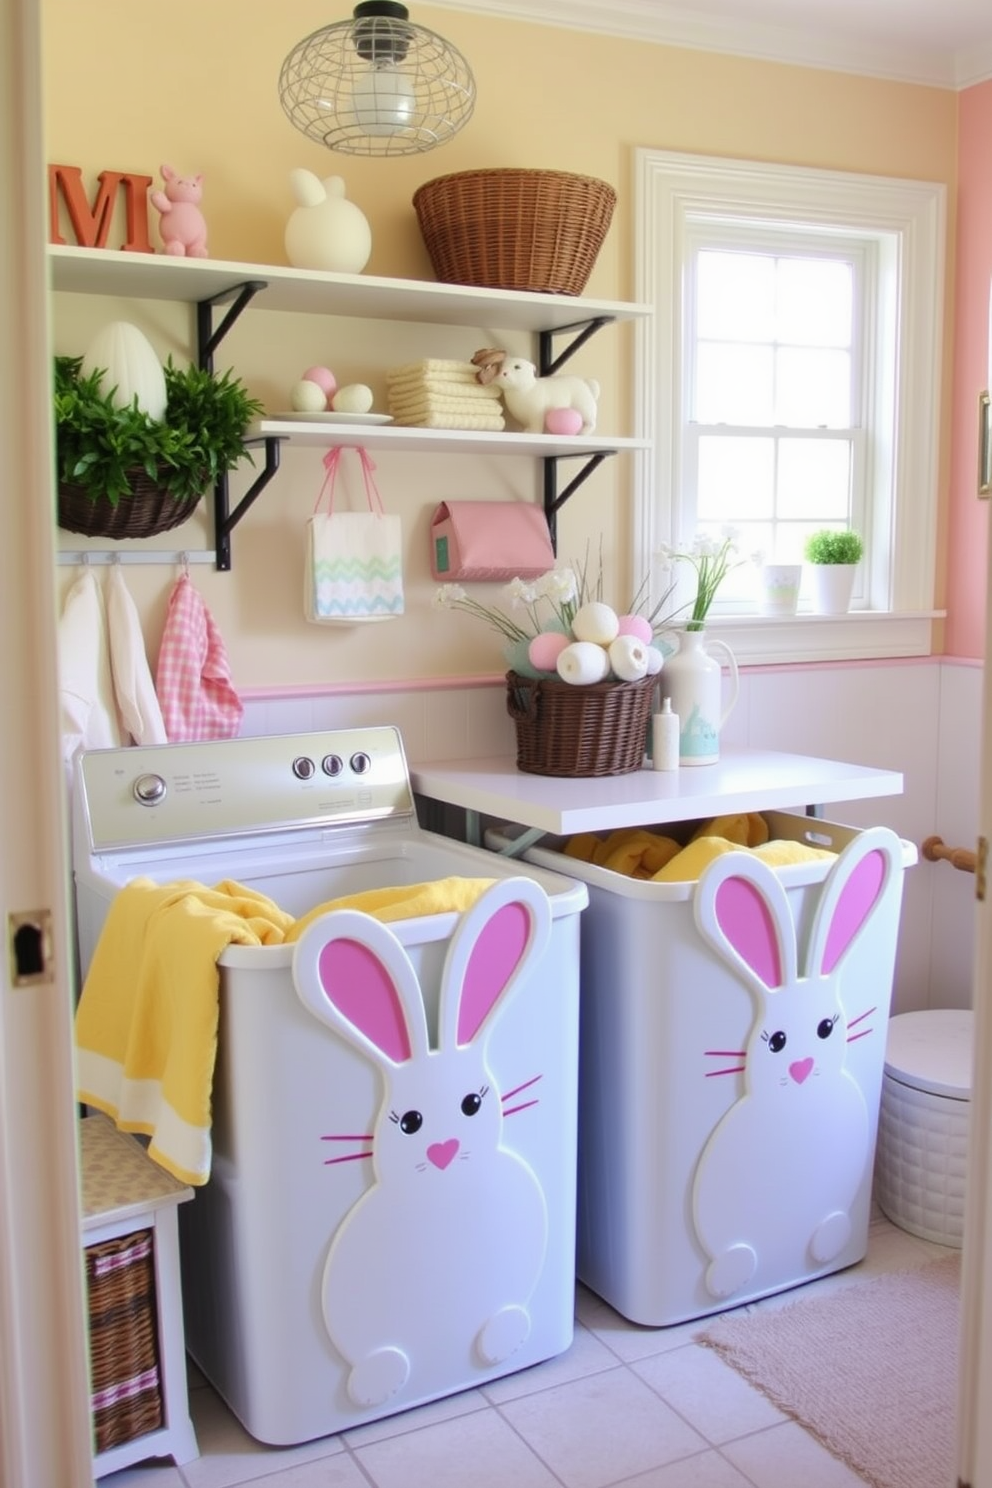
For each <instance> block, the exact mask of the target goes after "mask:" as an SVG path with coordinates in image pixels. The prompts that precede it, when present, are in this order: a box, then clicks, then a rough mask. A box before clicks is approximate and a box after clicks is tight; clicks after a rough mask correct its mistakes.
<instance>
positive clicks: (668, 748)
mask: <svg viewBox="0 0 992 1488" xmlns="http://www.w3.org/2000/svg"><path fill="white" fill-rule="evenodd" d="M651 767H652V769H654V770H677V769H678V767H679V715H678V714H677V713H673V712H672V700H671V698H670V697H666V698H664V699H663V700H662V704H661V712H660V713H655V715H654V716H653V718H652V719H651Z"/></svg>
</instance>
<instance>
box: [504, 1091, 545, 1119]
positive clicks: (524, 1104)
mask: <svg viewBox="0 0 992 1488" xmlns="http://www.w3.org/2000/svg"><path fill="white" fill-rule="evenodd" d="M503 1099H504V1100H505V1099H506V1097H505V1096H504V1097H503ZM540 1104H541V1102H540V1101H539V1100H538V1099H537V1098H536V1097H535V1099H534V1100H529V1101H521V1103H520V1105H519V1106H510V1107H509V1109H508V1110H506V1111H504V1112H503V1115H504V1116H516V1114H517V1112H518V1111H529V1110H530V1108H531V1106H539V1105H540Z"/></svg>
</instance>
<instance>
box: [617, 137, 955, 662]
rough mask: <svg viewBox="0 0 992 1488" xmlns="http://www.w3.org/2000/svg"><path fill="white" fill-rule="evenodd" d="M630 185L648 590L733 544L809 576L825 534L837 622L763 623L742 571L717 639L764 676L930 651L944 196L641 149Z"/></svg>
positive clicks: (734, 577)
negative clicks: (851, 584)
mask: <svg viewBox="0 0 992 1488" xmlns="http://www.w3.org/2000/svg"><path fill="white" fill-rule="evenodd" d="M637 182H638V188H637V189H638V200H637V207H638V245H637V248H638V255H637V281H638V282H637V298H638V300H640V301H644V302H646V303H647V304H649V305H650V306H651V307H652V311H653V313H652V315H651V316H650V317H649V318H647V319H646V320H645V322H644V323H643V326H642V327H641V328H640V330H639V335H638V348H637V369H636V372H637V375H636V381H637V388H638V417H637V423H638V433H639V434H641V435H642V436H645V437H647V438H648V439H649V441H650V449H649V452H648V453H647V454H646V455H645V456H644V457H643V460H642V464H641V476H642V478H641V480H640V482H639V489H638V501H637V512H636V521H635V552H634V555H633V568H634V571H635V572H641V573H643V572H647V571H649V570H650V568H651V559H652V554H653V553H654V552H655V551H656V550H657V549H658V547H659V546H660V545H661V544H666V545H670V546H672V547H675V548H679V547H686V546H688V545H690V544H691V542H692V540H693V538H694V537H695V536H696V535H697V534H699V533H709V534H716V535H718V534H719V533H720V532H721V530H722V529H724V528H726V527H731V528H733V529H735V531H736V533H737V536H738V541H739V545H740V550H741V552H742V554H744V555H748V557H750V555H756V554H764V556H765V557H766V558H767V559H768V560H769V561H776V562H782V563H785V562H799V561H801V558H802V548H803V542H804V540H805V538H806V536H807V535H808V534H809V533H810V532H811V531H813V530H815V529H816V528H819V527H845V526H851V527H854V528H855V529H856V530H857V531H858V532H859V533H860V534H861V536H862V537H863V539H864V542H865V553H864V557H863V559H862V561H861V563H860V564H859V566H858V575H857V584H856V590H855V595H854V599H853V602H852V613H851V615H849V616H846V617H844V618H843V621H842V622H837V621H836V620H833V621H831V622H829V623H824V622H822V621H817V622H816V623H815V624H813V625H810V624H809V622H808V620H807V617H806V615H805V614H804V613H800V615H799V616H798V617H797V621H796V622H795V623H786V622H783V621H782V620H781V619H776V620H775V621H774V623H769V622H768V621H767V620H765V621H761V620H759V619H758V604H757V597H756V594H757V586H756V569H755V567H754V565H753V563H751V562H747V563H744V564H742V565H741V566H739V567H738V568H736V569H735V570H733V571H732V573H731V574H730V575H729V576H728V578H727V580H725V582H724V584H723V585H722V586H721V589H720V592H719V594H718V596H717V600H716V602H715V604H714V606H713V609H712V610H711V621H712V623H715V624H717V625H719V626H721V627H728V628H734V629H735V630H736V631H737V634H736V635H735V645H736V648H737V649H738V651H739V654H741V655H742V657H743V658H749V659H754V660H761V659H779V660H781V659H788V658H790V657H795V658H797V659H802V658H809V659H825V658H827V657H830V656H836V657H848V656H869V655H913V654H926V653H927V652H928V651H929V649H930V621H931V619H932V604H933V579H934V555H935V531H936V514H937V449H938V425H939V420H938V409H939V398H940V355H939V352H940V333H941V315H940V308H941V301H942V295H943V220H944V192H943V188H942V187H941V186H939V185H932V184H930V183H920V182H905V181H895V180H893V181H890V180H883V179H879V178H877V177H865V176H857V175H848V174H845V173H840V172H823V171H815V170H805V169H801V168H798V167H775V166H761V165H755V164H753V163H751V162H742V161H728V160H719V159H712V158H708V157H694V156H685V155H672V154H668V153H664V152H657V151H646V150H645V151H638V173H637ZM659 583H660V579H659ZM806 609H808V606H807V605H806V603H805V602H802V603H801V611H804V610H806ZM804 621H805V622H806V623H804Z"/></svg>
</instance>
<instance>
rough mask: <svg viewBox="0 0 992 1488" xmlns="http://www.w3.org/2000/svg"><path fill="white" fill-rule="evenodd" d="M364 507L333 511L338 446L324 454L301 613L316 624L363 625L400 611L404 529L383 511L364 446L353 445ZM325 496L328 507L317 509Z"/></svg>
mask: <svg viewBox="0 0 992 1488" xmlns="http://www.w3.org/2000/svg"><path fill="white" fill-rule="evenodd" d="M355 453H356V455H357V456H358V459H359V463H360V465H361V470H362V479H363V481H364V483H365V496H366V499H367V501H368V511H335V510H334V496H335V487H336V486H337V484H338V477H339V472H340V467H341V459H342V456H343V454H344V450H343V449H342V448H335V449H331V450H328V451H327V454H326V455H325V456H324V483H323V485H322V486H321V489H320V495H319V496H318V497H317V504H316V506H315V507H314V513H313V516H312V517H311V518H310V520H309V522H308V523H307V561H306V570H305V574H304V613H305V614H306V617H307V619H308V620H311V621H312V622H313V623H314V624H315V625H361V624H364V623H367V622H368V621H370V620H392V619H394V618H395V617H396V616H397V615H402V613H403V561H402V551H403V533H402V529H401V526H400V519H399V517H394V516H390V515H389V514H388V513H386V512H385V511H384V510H383V505H382V498H381V496H380V495H379V492H378V490H377V489H376V484H375V480H374V479H373V475H372V471H373V469H374V468H375V467H374V466H373V464H372V461H371V459H370V458H369V453H368V450H366V449H362V448H360V447H359V448H356V449H355ZM325 495H326V497H327V509H326V511H324V510H322V509H321V504H322V502H323V501H324V497H325Z"/></svg>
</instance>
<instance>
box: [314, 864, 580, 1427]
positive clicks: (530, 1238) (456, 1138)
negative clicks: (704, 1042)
mask: <svg viewBox="0 0 992 1488" xmlns="http://www.w3.org/2000/svg"><path fill="white" fill-rule="evenodd" d="M550 933H551V911H550V907H549V904H548V900H547V898H546V896H545V894H544V892H543V890H542V889H541V888H540V886H539V885H538V884H536V883H535V882H534V881H533V880H532V879H524V878H507V879H503V880H497V882H496V883H495V884H494V886H493V887H492V888H490V889H487V890H486V892H485V893H484V894H483V895H482V897H481V898H480V899H479V900H478V901H477V902H476V903H475V904H474V905H473V906H472V908H471V909H469V910H468V911H467V913H465V914H464V915H463V916H462V917H461V919H460V921H459V923H458V927H457V928H456V930H455V933H454V935H453V936H452V939H451V941H450V943H449V946H448V951H447V955H446V957H445V962H444V967H443V970H442V973H441V992H440V1003H439V1007H438V1012H437V1047H436V1048H431V1047H430V1043H429V1035H428V1020H427V1013H426V1008H425V1001H424V994H423V991H422V989H421V986H420V984H419V982H418V979H417V974H416V972H415V970H414V968H413V965H412V963H411V961H410V959H409V958H408V956H407V953H406V951H405V949H404V947H403V945H402V944H401V942H400V941H399V939H398V938H397V937H396V936H395V935H394V934H393V933H392V931H391V929H390V927H389V926H387V925H384V924H382V923H381V922H380V921H378V920H376V919H373V918H372V917H371V916H369V915H366V914H361V913H359V912H357V911H355V910H332V911H330V912H329V913H328V914H326V915H323V916H321V917H319V918H318V919H316V920H314V922H313V923H312V924H311V925H310V926H308V928H307V929H306V930H305V931H304V933H303V934H302V935H301V937H300V940H299V943H298V944H297V946H296V949H295V953H294V958H293V979H294V982H295V985H296V991H297V995H298V996H299V998H300V1000H301V1002H302V1003H303V1005H304V1007H305V1008H307V1009H308V1011H309V1012H311V1013H312V1014H313V1015H314V1016H315V1017H316V1018H319V1019H320V1020H321V1021H322V1022H323V1023H325V1024H327V1026H328V1027H329V1028H330V1029H331V1030H332V1031H333V1032H334V1033H335V1034H336V1035H337V1036H338V1037H340V1038H341V1039H343V1040H344V1041H345V1042H346V1043H348V1044H350V1045H351V1047H352V1048H353V1049H355V1050H357V1052H358V1054H359V1055H360V1056H361V1057H362V1058H364V1059H365V1060H367V1061H368V1062H369V1063H370V1064H371V1065H373V1066H374V1067H375V1068H376V1070H377V1072H378V1075H379V1080H380V1102H381V1103H380V1106H379V1111H378V1115H377V1117H376V1118H375V1121H374V1126H373V1128H372V1130H367V1129H365V1130H364V1131H363V1128H362V1127H359V1128H358V1133H359V1134H358V1135H350V1136H342V1137H340V1138H338V1140H341V1141H347V1142H353V1143H357V1144H358V1146H359V1151H358V1152H356V1153H355V1154H354V1155H355V1156H356V1157H364V1156H370V1157H371V1160H372V1167H373V1175H374V1176H373V1179H372V1183H371V1186H370V1187H369V1188H367V1189H366V1191H365V1192H364V1194H363V1195H362V1196H361V1198H360V1199H359V1200H358V1202H357V1203H356V1204H355V1205H354V1207H353V1208H352V1209H350V1210H349V1211H348V1213H347V1214H346V1216H345V1218H344V1219H343V1221H342V1222H341V1224H340V1226H339V1227H338V1229H337V1231H336V1233H335V1234H334V1235H333V1236H331V1237H330V1246H329V1249H328V1252H327V1257H326V1261H325V1264H324V1275H323V1284H322V1304H323V1313H324V1322H325V1326H326V1328H327V1332H328V1335H329V1337H330V1339H331V1341H332V1343H333V1344H334V1346H335V1348H336V1349H337V1350H338V1352H339V1353H340V1355H341V1356H342V1358H343V1359H344V1360H345V1362H346V1364H347V1366H348V1368H349V1373H348V1381H347V1390H348V1394H349V1396H350V1397H351V1399H352V1401H353V1402H354V1403H355V1404H356V1405H359V1406H363V1407H366V1406H379V1405H382V1404H384V1403H385V1402H386V1401H387V1400H389V1399H391V1398H392V1397H394V1396H399V1395H400V1393H401V1392H402V1391H403V1389H404V1387H406V1386H407V1385H408V1383H409V1386H410V1390H411V1392H412V1396H415V1395H416V1392H417V1391H418V1390H419V1389H422V1388H423V1380H424V1378H425V1377H429V1376H430V1372H431V1369H432V1368H433V1369H434V1370H435V1371H436V1370H438V1369H439V1368H440V1369H441V1372H442V1373H443V1372H444V1369H448V1370H450V1369H452V1368H455V1367H457V1368H459V1369H464V1368H465V1367H466V1366H468V1365H469V1364H470V1363H471V1366H472V1367H473V1368H474V1370H476V1371H478V1376H479V1378H480V1379H481V1378H483V1377H485V1376H486V1375H487V1374H490V1375H491V1372H492V1370H493V1369H494V1368H495V1367H498V1366H500V1365H502V1364H504V1362H505V1361H506V1360H507V1359H509V1358H510V1357H511V1355H512V1354H513V1353H514V1352H515V1350H516V1349H518V1348H519V1347H520V1346H521V1344H522V1343H523V1342H524V1341H525V1340H526V1338H527V1337H528V1335H529V1333H530V1330H531V1316H530V1307H529V1304H530V1298H531V1294H532V1293H533V1291H534V1288H535V1287H536V1285H537V1283H538V1280H539V1278H540V1276H541V1273H542V1269H543V1267H544V1264H545V1252H546V1247H547V1232H548V1212H547V1204H546V1201H545V1197H544V1192H543V1189H542V1188H541V1185H540V1183H539V1181H538V1179H537V1177H536V1175H535V1174H534V1172H533V1170H532V1169H531V1167H530V1166H529V1165H528V1163H527V1162H526V1161H525V1160H524V1159H523V1158H522V1157H520V1156H519V1155H518V1154H517V1153H516V1152H515V1151H514V1150H513V1147H512V1146H511V1145H510V1142H511V1141H512V1138H511V1139H509V1140H508V1139H507V1136H506V1134H505V1125H506V1122H507V1120H508V1118H509V1117H510V1116H511V1115H513V1114H514V1113H515V1112H519V1111H523V1110H526V1109H528V1108H530V1107H533V1106H534V1104H535V1103H536V1102H535V1099H534V1097H533V1095H532V1094H531V1092H530V1090H529V1089H528V1093H527V1094H526V1095H525V1096H524V1097H523V1098H521V1089H522V1087H521V1086H517V1087H515V1088H514V1089H513V1090H508V1091H500V1090H499V1089H498V1088H497V1087H496V1082H495V1079H494V1077H493V1073H492V1070H491V1068H490V1066H489V1061H488V1058H487V1044H488V1040H489V1034H490V1031H491V1029H492V1026H493V1024H494V1023H495V1022H497V1021H498V1019H499V1017H500V1015H501V1013H502V1011H503V1009H504V1007H505V1005H506V1002H507V1000H508V998H509V997H510V996H511V995H512V992H513V990H514V988H515V987H516V986H517V985H518V983H519V981H520V979H521V975H522V973H524V971H529V970H530V969H531V967H533V966H534V965H536V964H537V963H538V962H539V961H540V958H541V956H542V955H543V953H544V950H545V947H546V946H547V944H548V940H549V937H550ZM533 1083H534V1082H533V1081H531V1082H528V1084H529V1085H533ZM351 1130H352V1132H354V1131H355V1128H354V1127H353V1128H352V1129H351ZM337 1160H342V1161H343V1160H345V1159H337ZM439 1361H443V1368H442V1367H441V1363H439ZM425 1372H426V1374H425ZM412 1396H411V1398H412Z"/></svg>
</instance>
